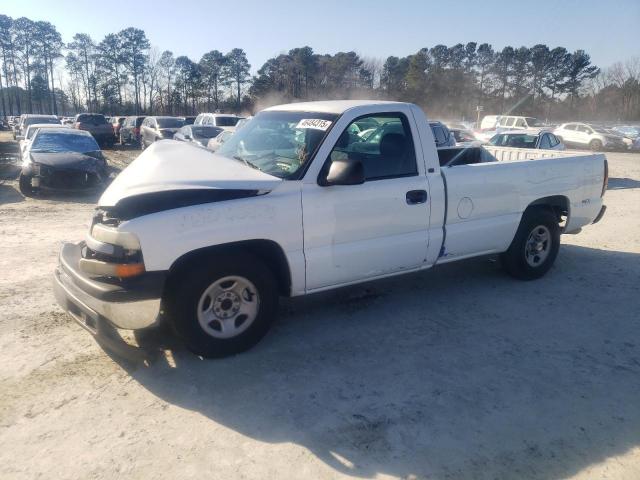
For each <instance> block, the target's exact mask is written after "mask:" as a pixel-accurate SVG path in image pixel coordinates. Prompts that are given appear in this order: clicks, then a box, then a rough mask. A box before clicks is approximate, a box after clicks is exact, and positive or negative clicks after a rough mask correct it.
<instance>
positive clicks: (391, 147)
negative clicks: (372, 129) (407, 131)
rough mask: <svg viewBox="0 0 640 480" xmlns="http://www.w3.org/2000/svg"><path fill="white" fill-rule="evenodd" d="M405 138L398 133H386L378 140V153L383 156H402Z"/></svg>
mask: <svg viewBox="0 0 640 480" xmlns="http://www.w3.org/2000/svg"><path fill="white" fill-rule="evenodd" d="M406 151H407V139H406V137H405V136H404V135H402V134H400V133H387V134H386V135H385V136H384V137H382V140H380V155H382V156H384V157H404V155H405V153H406Z"/></svg>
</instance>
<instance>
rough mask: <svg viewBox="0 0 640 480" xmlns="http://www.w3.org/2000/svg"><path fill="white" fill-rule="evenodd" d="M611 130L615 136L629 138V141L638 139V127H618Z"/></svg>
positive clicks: (639, 129) (639, 133)
mask: <svg viewBox="0 0 640 480" xmlns="http://www.w3.org/2000/svg"><path fill="white" fill-rule="evenodd" d="M611 130H613V131H614V133H616V134H617V135H622V136H624V137H627V138H630V139H631V140H635V139H636V138H638V137H640V127H639V126H633V125H618V126H617V127H613V128H612V129H611Z"/></svg>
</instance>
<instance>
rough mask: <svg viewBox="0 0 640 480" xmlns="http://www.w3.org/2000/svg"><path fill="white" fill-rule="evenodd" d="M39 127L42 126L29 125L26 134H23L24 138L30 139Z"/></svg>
mask: <svg viewBox="0 0 640 480" xmlns="http://www.w3.org/2000/svg"><path fill="white" fill-rule="evenodd" d="M40 128H43V127H40V126H38V127H36V126H34V125H32V126H30V127H29V128H27V134H26V135H25V138H26V139H27V140H31V139H32V138H33V136H34V135H35V134H36V132H37V131H38V130H40ZM44 128H47V127H44Z"/></svg>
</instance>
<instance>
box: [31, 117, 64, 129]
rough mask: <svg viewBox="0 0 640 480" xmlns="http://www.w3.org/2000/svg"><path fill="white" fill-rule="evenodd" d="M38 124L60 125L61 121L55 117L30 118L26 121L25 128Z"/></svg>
mask: <svg viewBox="0 0 640 480" xmlns="http://www.w3.org/2000/svg"><path fill="white" fill-rule="evenodd" d="M36 123H53V124H57V125H60V120H58V119H57V118H55V117H29V118H25V119H24V126H25V127H26V126H27V125H33V124H36Z"/></svg>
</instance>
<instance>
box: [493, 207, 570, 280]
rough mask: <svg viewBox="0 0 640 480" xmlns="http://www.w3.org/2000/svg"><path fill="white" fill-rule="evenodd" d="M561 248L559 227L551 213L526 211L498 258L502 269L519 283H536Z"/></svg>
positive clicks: (535, 208)
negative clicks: (506, 247)
mask: <svg viewBox="0 0 640 480" xmlns="http://www.w3.org/2000/svg"><path fill="white" fill-rule="evenodd" d="M559 249H560V226H559V225H558V219H557V218H556V216H555V214H554V213H553V212H552V211H551V210H547V209H545V208H543V207H533V208H530V209H528V210H527V211H526V212H525V214H524V216H523V217H522V220H521V221H520V226H519V227H518V230H517V232H516V235H515V237H514V238H513V241H512V242H511V245H510V246H509V249H508V250H507V251H506V252H504V253H503V254H501V255H500V260H501V262H502V266H503V268H504V269H505V270H506V272H507V273H508V274H509V275H511V276H512V277H515V278H518V279H520V280H535V279H537V278H540V277H542V276H544V274H545V273H547V272H548V271H549V269H550V268H551V266H552V265H553V263H554V262H555V259H556V257H557V256H558V250H559Z"/></svg>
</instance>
